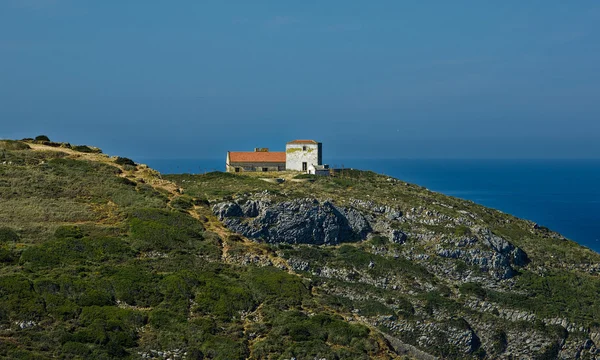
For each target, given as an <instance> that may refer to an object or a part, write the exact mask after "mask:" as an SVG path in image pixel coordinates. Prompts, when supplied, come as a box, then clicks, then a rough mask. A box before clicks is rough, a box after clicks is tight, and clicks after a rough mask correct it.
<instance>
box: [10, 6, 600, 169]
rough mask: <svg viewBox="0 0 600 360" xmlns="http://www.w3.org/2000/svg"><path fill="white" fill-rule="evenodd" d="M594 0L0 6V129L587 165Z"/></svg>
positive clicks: (221, 147)
mask: <svg viewBox="0 0 600 360" xmlns="http://www.w3.org/2000/svg"><path fill="white" fill-rule="evenodd" d="M598 39H600V3H599V2H598V1H596V0H593V1H587V0H579V1H555V0H543V1H536V0H531V1H522V0H505V1H494V2H491V1H480V0H472V1H462V0H455V1H445V0H444V1H442V0H440V1H427V0H415V1H410V0H406V1H398V0H391V1H385V0H379V1H355V0H342V1H336V0H329V1H321V0H314V1H310V0H306V1H286V0H276V1H267V0H261V1H247V0H243V1H241V0H240V1H234V0H231V1H222V0H218V1H210V0H206V1H196V0H193V1H192V0H189V1H186V0H179V1H163V0H152V1H150V0H104V1H97V0H94V1H91V0H2V1H0V138H23V137H33V136H36V135H39V134H45V135H48V136H50V138H51V139H53V140H56V141H66V142H70V143H73V144H89V145H94V146H98V147H100V148H102V149H103V150H104V152H106V153H109V154H118V155H121V156H128V157H131V158H138V159H143V158H164V159H182V158H221V157H224V154H225V152H226V151H228V150H232V151H234V150H246V149H248V150H251V149H253V148H254V147H269V148H271V149H272V150H283V149H284V147H285V142H287V141H290V140H293V139H304V138H308V139H315V140H318V141H321V142H323V149H324V150H323V151H324V154H325V155H326V157H328V158H600V41H598Z"/></svg>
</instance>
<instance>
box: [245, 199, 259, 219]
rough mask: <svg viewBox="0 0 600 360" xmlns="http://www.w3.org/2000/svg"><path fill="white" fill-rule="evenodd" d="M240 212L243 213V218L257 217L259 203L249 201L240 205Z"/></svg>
mask: <svg viewBox="0 0 600 360" xmlns="http://www.w3.org/2000/svg"><path fill="white" fill-rule="evenodd" d="M242 211H243V212H244V216H247V217H257V216H258V214H259V212H260V202H258V201H256V200H249V201H247V202H246V203H245V204H244V205H242Z"/></svg>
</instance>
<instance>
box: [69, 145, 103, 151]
mask: <svg viewBox="0 0 600 360" xmlns="http://www.w3.org/2000/svg"><path fill="white" fill-rule="evenodd" d="M71 149H73V150H74V151H78V152H82V153H95V152H98V151H97V150H94V149H92V148H91V147H89V146H87V145H73V146H72V147H71Z"/></svg>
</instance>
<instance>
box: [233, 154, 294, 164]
mask: <svg viewBox="0 0 600 360" xmlns="http://www.w3.org/2000/svg"><path fill="white" fill-rule="evenodd" d="M229 162H230V163H285V152H260V151H259V152H255V151H230V152H229Z"/></svg>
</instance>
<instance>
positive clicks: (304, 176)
mask: <svg viewBox="0 0 600 360" xmlns="http://www.w3.org/2000/svg"><path fill="white" fill-rule="evenodd" d="M318 178H319V176H318V175H314V174H298V175H296V176H294V179H318Z"/></svg>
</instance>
